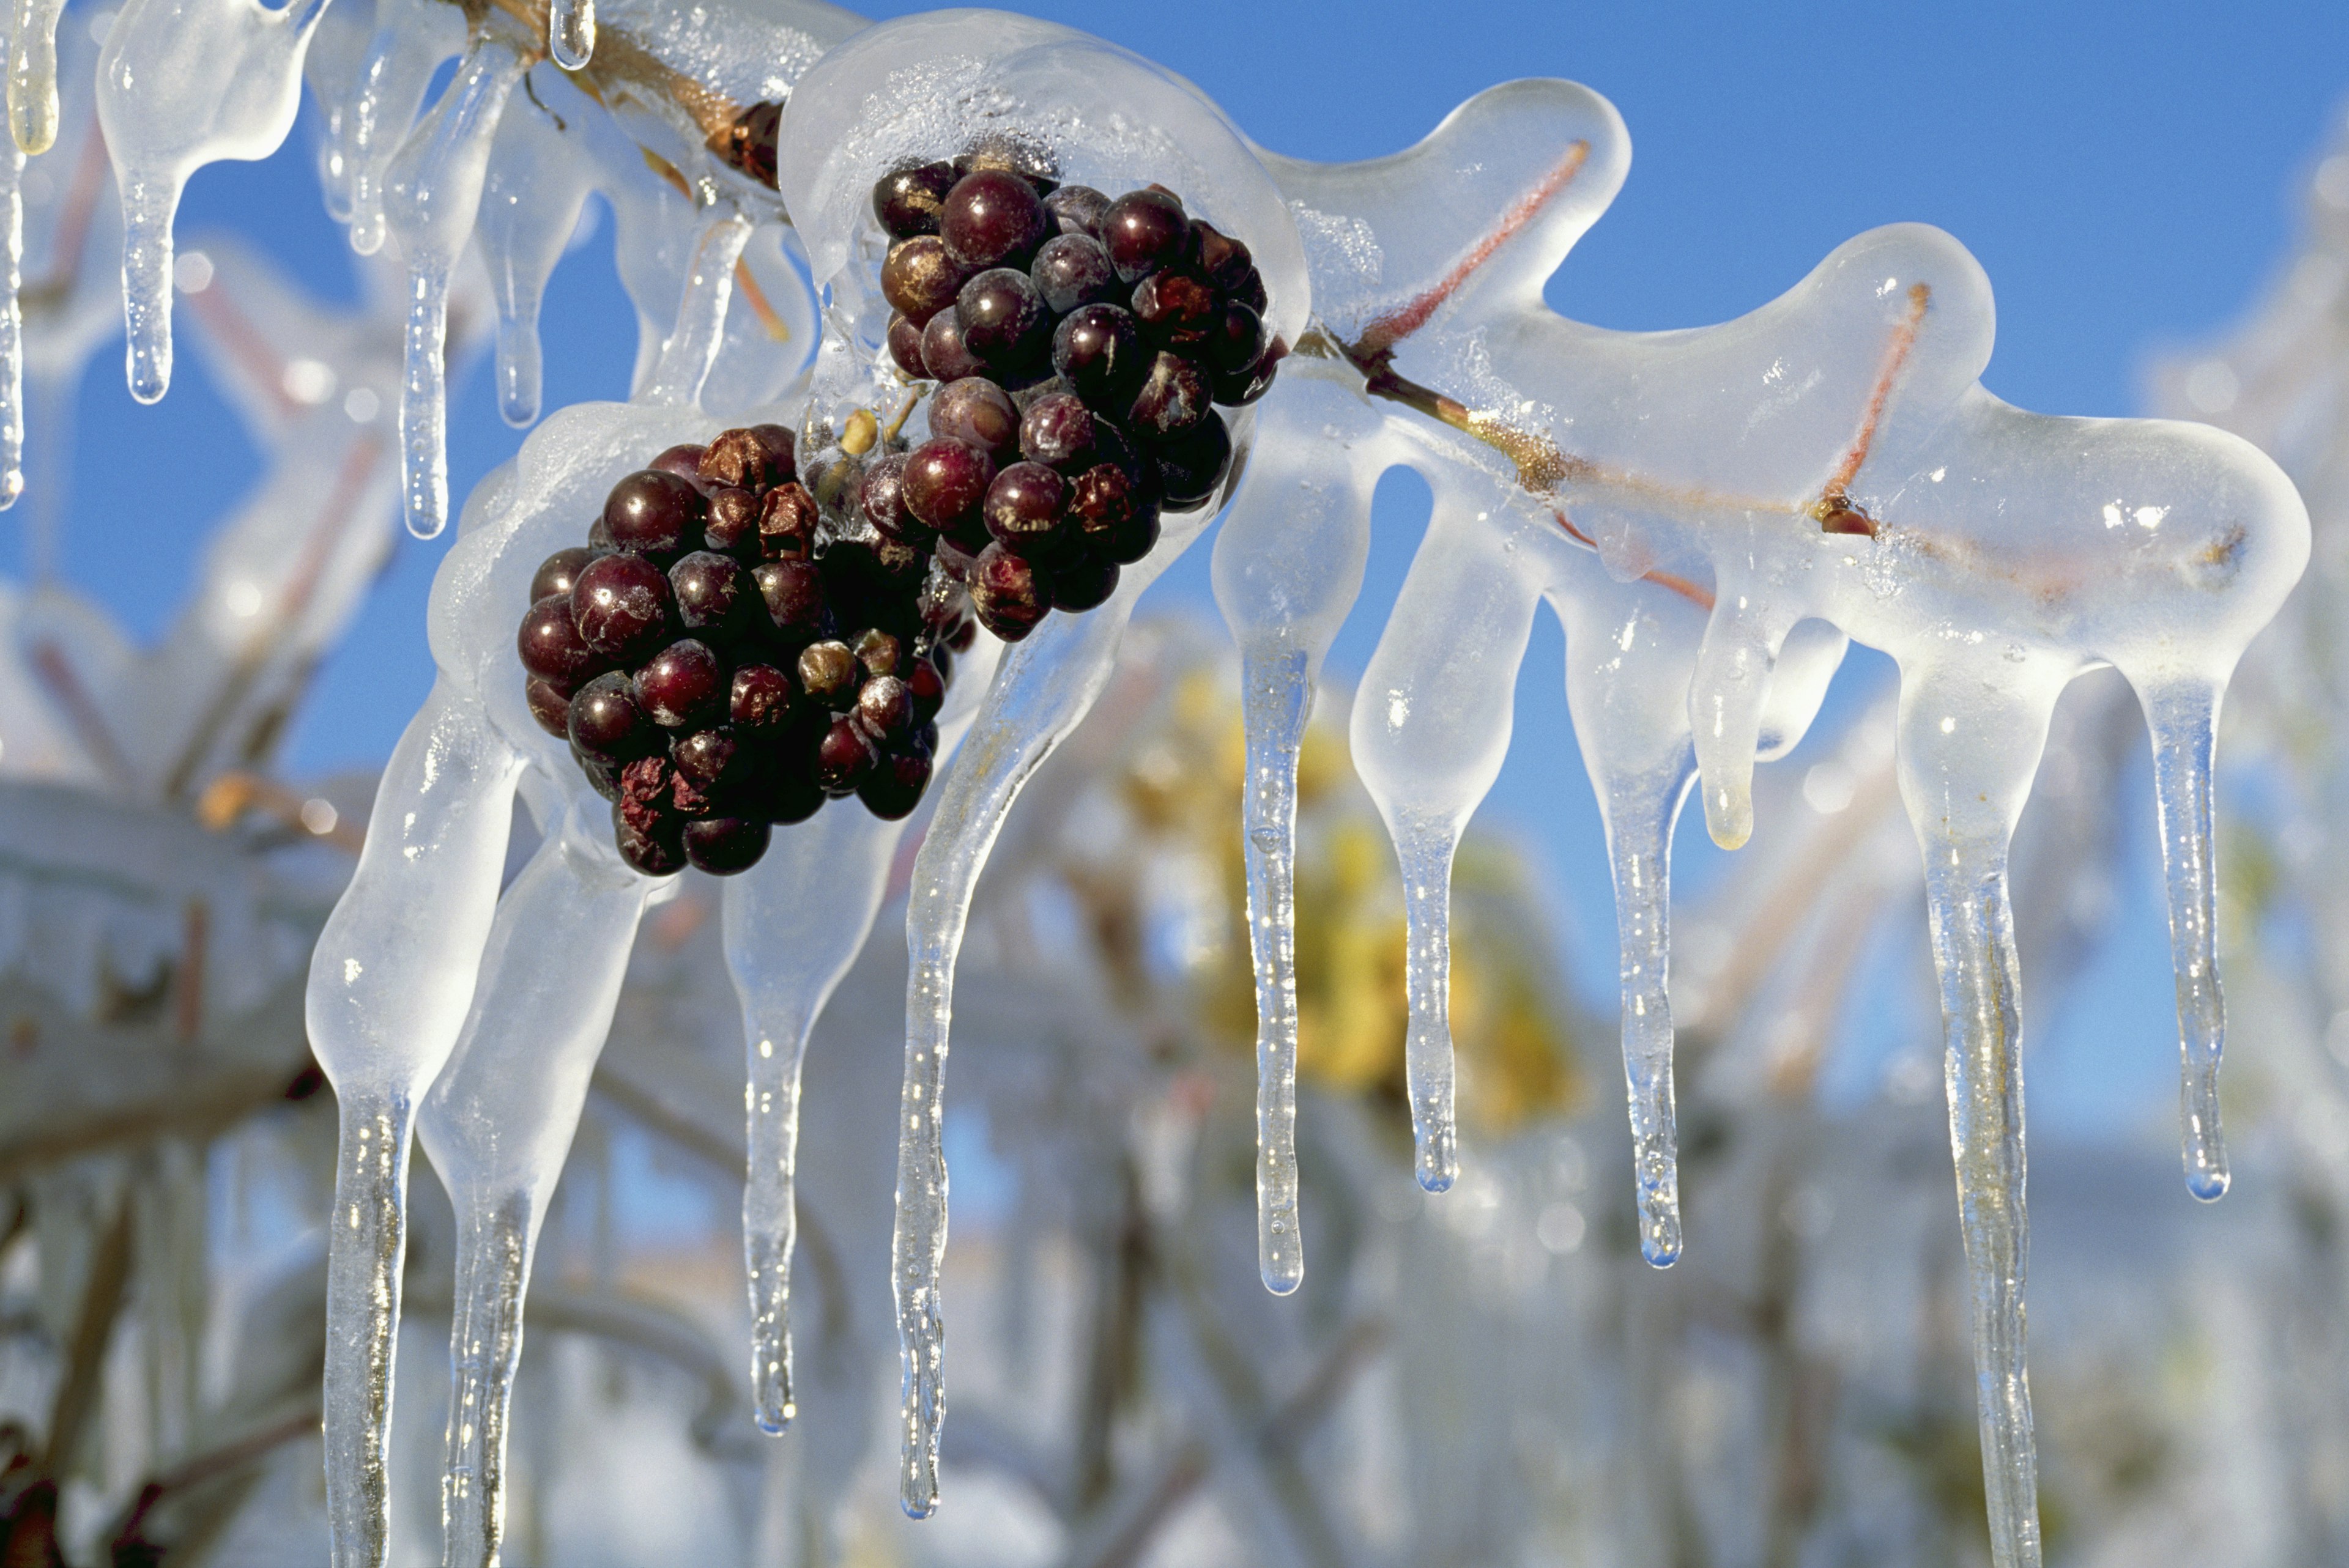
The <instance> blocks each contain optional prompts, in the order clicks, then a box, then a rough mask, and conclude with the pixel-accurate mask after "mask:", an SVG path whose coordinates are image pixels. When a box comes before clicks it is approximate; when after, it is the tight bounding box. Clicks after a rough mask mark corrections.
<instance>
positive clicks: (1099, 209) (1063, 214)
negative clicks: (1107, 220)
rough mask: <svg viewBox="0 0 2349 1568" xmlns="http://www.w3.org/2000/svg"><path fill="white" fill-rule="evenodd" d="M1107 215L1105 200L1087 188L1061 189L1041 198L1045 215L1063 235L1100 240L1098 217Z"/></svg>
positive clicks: (1085, 186)
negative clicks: (1056, 225)
mask: <svg viewBox="0 0 2349 1568" xmlns="http://www.w3.org/2000/svg"><path fill="white" fill-rule="evenodd" d="M1044 211H1045V213H1046V215H1047V216H1049V217H1050V219H1051V220H1052V222H1054V223H1056V224H1058V225H1059V230H1058V232H1061V233H1063V234H1085V235H1089V236H1091V237H1092V238H1093V239H1099V238H1101V219H1102V213H1103V212H1106V211H1109V198H1108V197H1107V196H1104V195H1102V193H1101V192H1100V191H1096V190H1094V189H1093V188H1092V186H1090V185H1063V186H1061V188H1060V189H1059V190H1057V191H1053V192H1052V193H1051V194H1050V196H1047V197H1045V198H1044Z"/></svg>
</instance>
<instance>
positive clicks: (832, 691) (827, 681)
mask: <svg viewBox="0 0 2349 1568" xmlns="http://www.w3.org/2000/svg"><path fill="white" fill-rule="evenodd" d="M798 669H799V677H800V689H801V690H802V691H803V692H805V693H807V695H808V700H809V701H810V702H812V703H814V704H816V705H818V706H819V707H827V708H830V709H832V710H833V711H834V712H838V711H840V710H841V709H843V708H845V707H849V706H850V705H851V704H853V703H854V702H855V700H856V687H857V685H858V683H859V682H860V681H862V680H863V679H864V666H862V665H859V664H858V663H857V662H856V655H854V654H853V653H851V652H850V651H849V648H848V645H847V644H846V643H843V642H840V641H837V640H835V639H831V638H827V639H826V640H824V641H823V642H820V643H811V644H809V645H807V646H806V647H804V648H802V649H801V650H800V657H799V665H798Z"/></svg>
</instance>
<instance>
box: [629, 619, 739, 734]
mask: <svg viewBox="0 0 2349 1568" xmlns="http://www.w3.org/2000/svg"><path fill="white" fill-rule="evenodd" d="M730 684H731V683H730V680H729V678H728V676H727V673H726V666H725V665H722V664H720V663H719V660H718V655H716V654H715V653H712V652H711V651H710V648H709V644H707V643H705V642H702V641H700V640H699V639H698V638H694V637H680V638H678V640H677V641H676V642H674V643H671V644H670V645H668V646H667V647H666V648H663V649H662V650H661V651H660V652H659V653H657V654H655V655H653V656H652V657H651V658H649V659H647V660H646V661H645V665H644V668H642V669H640V670H638V671H637V672H636V701H637V702H638V703H639V704H641V705H642V706H643V707H644V710H645V713H646V714H647V716H648V717H650V718H651V719H652V721H653V722H654V723H655V724H657V725H659V726H660V727H663V728H664V729H682V728H683V727H686V726H687V725H690V724H698V723H701V722H703V721H704V720H707V719H709V718H712V717H716V716H717V715H718V714H719V713H721V712H723V711H724V709H725V707H726V699H727V693H728V691H729V689H730Z"/></svg>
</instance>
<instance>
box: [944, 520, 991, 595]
mask: <svg viewBox="0 0 2349 1568" xmlns="http://www.w3.org/2000/svg"><path fill="white" fill-rule="evenodd" d="M987 543H988V540H987V525H986V523H985V522H983V521H982V522H981V523H980V524H979V540H978V543H977V544H976V545H974V546H973V547H972V548H971V549H968V550H965V549H964V548H963V547H962V546H961V545H959V544H957V543H956V542H955V539H954V535H952V534H950V533H942V534H940V535H938V538H937V542H936V543H935V544H933V545H932V546H931V547H930V559H931V560H933V561H935V562H937V563H938V570H939V571H941V572H943V573H946V574H947V579H948V580H949V581H950V582H954V583H968V582H969V581H970V569H971V567H972V566H973V565H974V564H976V563H977V562H978V552H979V551H981V550H984V549H985V548H986V547H987Z"/></svg>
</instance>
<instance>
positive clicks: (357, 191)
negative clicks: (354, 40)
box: [327, 0, 466, 256]
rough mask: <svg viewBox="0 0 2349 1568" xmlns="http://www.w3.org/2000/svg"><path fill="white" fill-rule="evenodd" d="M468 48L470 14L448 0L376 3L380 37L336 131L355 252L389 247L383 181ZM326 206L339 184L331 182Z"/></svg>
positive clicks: (341, 102)
mask: <svg viewBox="0 0 2349 1568" xmlns="http://www.w3.org/2000/svg"><path fill="white" fill-rule="evenodd" d="M465 47H466V28H465V18H464V15H463V13H461V12H460V11H458V10H456V9H455V8H453V7H451V6H450V5H445V4H443V3H442V0H376V22H375V35H374V36H373V37H371V38H369V39H368V40H367V54H366V56H365V57H363V59H362V60H361V61H360V64H359V68H358V75H357V78H356V80H354V81H352V82H351V83H350V84H349V86H348V88H347V95H345V94H338V95H336V98H333V99H332V100H330V101H332V102H334V103H335V104H336V108H335V109H334V110H333V111H332V116H333V118H332V122H331V124H332V131H330V134H332V133H336V132H338V133H339V134H338V141H339V154H340V161H341V165H342V169H343V171H344V173H343V181H342V187H343V189H342V191H341V203H340V205H341V211H340V213H339V214H338V215H339V216H341V217H342V218H343V220H344V221H345V222H347V223H349V225H350V231H351V249H353V250H355V251H357V253H359V254H361V255H363V256H371V255H373V254H374V253H376V252H377V251H378V250H379V249H381V248H382V246H383V241H384V234H385V232H386V231H385V222H384V212H383V201H384V185H385V182H386V181H388V179H389V178H390V174H391V160H392V159H393V158H394V157H395V156H397V155H398V151H399V149H400V143H401V142H402V141H403V140H404V139H406V138H407V136H408V132H409V127H411V126H412V125H414V124H415V123H416V113H417V110H419V108H423V107H424V93H425V89H426V88H428V87H429V86H430V85H431V81H432V75H433V73H434V72H435V71H437V70H439V69H440V64H441V62H442V61H444V60H449V59H453V58H454V57H457V56H458V55H460V54H462V53H463V52H464V50H465ZM327 191H328V196H327V207H328V211H334V210H335V208H336V189H335V186H334V184H333V183H331V182H330V183H329V184H328V186H327Z"/></svg>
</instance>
